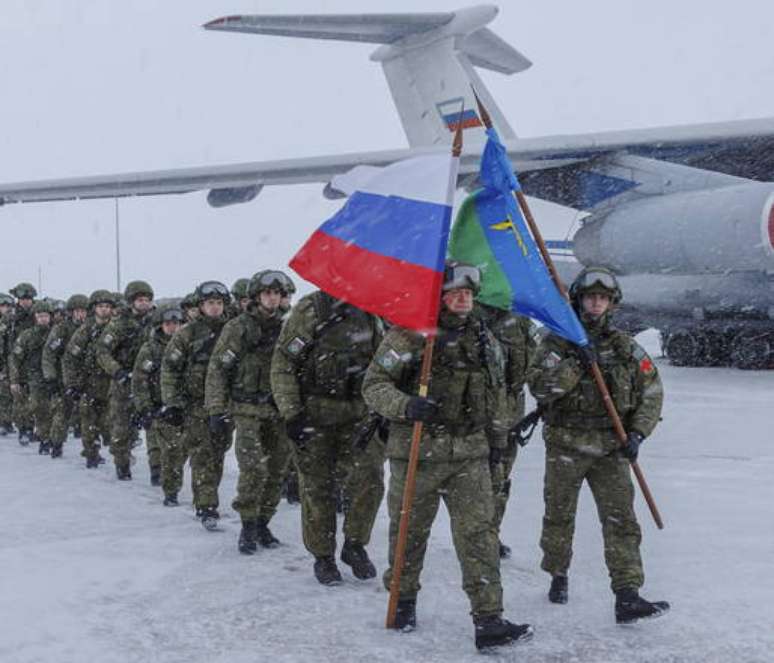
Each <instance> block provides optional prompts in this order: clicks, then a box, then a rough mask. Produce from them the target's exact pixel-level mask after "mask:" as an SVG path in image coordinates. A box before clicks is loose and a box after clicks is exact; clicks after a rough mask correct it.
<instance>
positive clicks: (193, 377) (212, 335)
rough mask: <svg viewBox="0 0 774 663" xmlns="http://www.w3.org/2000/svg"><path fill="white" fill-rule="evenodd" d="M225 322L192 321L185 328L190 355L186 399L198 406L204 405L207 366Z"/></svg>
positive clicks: (186, 374)
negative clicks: (188, 340)
mask: <svg viewBox="0 0 774 663" xmlns="http://www.w3.org/2000/svg"><path fill="white" fill-rule="evenodd" d="M224 322H225V320H220V321H218V322H217V323H215V322H214V321H210V320H207V319H199V320H194V321H193V322H191V323H189V324H188V325H187V326H186V327H185V328H184V330H185V329H187V330H188V331H189V333H190V339H191V340H190V354H189V355H188V362H187V365H186V369H185V390H186V393H187V395H188V398H189V399H190V400H191V401H192V402H194V403H197V404H199V405H202V404H203V403H204V384H205V381H206V379H207V365H208V364H209V362H210V355H212V351H213V349H214V348H215V343H216V342H217V340H218V336H220V330H221V329H223V324H224Z"/></svg>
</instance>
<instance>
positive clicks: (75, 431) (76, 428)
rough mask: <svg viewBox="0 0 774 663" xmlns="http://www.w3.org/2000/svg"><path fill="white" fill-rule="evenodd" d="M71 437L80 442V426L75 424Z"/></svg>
mask: <svg viewBox="0 0 774 663" xmlns="http://www.w3.org/2000/svg"><path fill="white" fill-rule="evenodd" d="M73 437H74V438H75V439H76V440H80V439H81V426H80V424H75V425H74V426H73Z"/></svg>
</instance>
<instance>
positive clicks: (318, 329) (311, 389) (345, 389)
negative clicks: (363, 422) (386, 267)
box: [271, 290, 384, 426]
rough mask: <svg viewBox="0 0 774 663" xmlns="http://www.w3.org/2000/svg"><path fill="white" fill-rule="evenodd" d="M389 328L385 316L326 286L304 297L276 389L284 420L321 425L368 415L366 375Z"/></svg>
mask: <svg viewBox="0 0 774 663" xmlns="http://www.w3.org/2000/svg"><path fill="white" fill-rule="evenodd" d="M383 333H384V330H383V325H382V322H381V320H379V319H378V318H376V317H374V316H372V315H369V314H368V313H365V312H364V311H361V310H360V309H358V308H356V307H354V306H350V305H349V304H345V303H344V302H341V301H339V300H336V299H334V298H333V297H331V296H330V295H327V294H326V293H324V292H322V291H319V290H318V291H317V292H314V293H312V294H311V295H307V296H305V297H302V298H301V299H300V300H299V302H298V304H297V305H296V306H295V307H294V308H293V309H292V311H291V313H290V316H289V317H288V318H287V320H286V321H285V324H284V326H283V327H282V331H281V332H280V336H279V339H278V341H277V346H276V348H275V349H274V355H273V357H272V363H271V391H272V394H273V395H274V400H275V401H276V402H277V407H278V408H279V411H280V413H281V414H282V417H283V418H284V419H290V418H292V417H295V416H297V415H303V416H304V417H306V418H308V419H309V421H310V422H313V423H316V424H317V425H319V426H334V425H339V424H350V423H352V422H354V421H357V420H358V419H362V418H363V417H364V416H365V414H366V408H365V403H364V402H363V397H362V394H361V387H362V382H363V377H364V375H365V372H366V369H367V367H368V364H369V362H370V360H371V357H372V356H373V354H374V352H375V351H376V348H377V347H379V343H380V341H381V339H382V335H383Z"/></svg>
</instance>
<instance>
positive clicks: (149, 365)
mask: <svg viewBox="0 0 774 663" xmlns="http://www.w3.org/2000/svg"><path fill="white" fill-rule="evenodd" d="M170 338H171V337H170V336H167V335H166V334H165V333H164V332H163V331H162V330H160V329H159V330H155V331H153V332H152V333H151V337H150V339H149V340H148V349H149V350H150V356H149V357H148V358H147V359H146V360H145V361H144V362H143V364H142V366H141V368H142V370H143V371H144V372H145V374H146V375H147V376H148V387H149V391H150V397H151V401H152V402H153V405H154V406H156V407H160V406H161V382H160V380H161V359H162V357H163V356H164V348H166V347H167V343H168V342H169V339H170Z"/></svg>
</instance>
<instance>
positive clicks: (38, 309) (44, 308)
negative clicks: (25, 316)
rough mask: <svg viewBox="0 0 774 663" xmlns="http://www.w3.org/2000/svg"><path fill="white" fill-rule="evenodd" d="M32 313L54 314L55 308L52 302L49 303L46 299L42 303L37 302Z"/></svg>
mask: <svg viewBox="0 0 774 663" xmlns="http://www.w3.org/2000/svg"><path fill="white" fill-rule="evenodd" d="M32 312H33V313H53V312H54V307H53V306H52V305H51V302H47V301H46V300H45V299H42V300H40V301H37V302H35V303H34V304H33V305H32Z"/></svg>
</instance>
